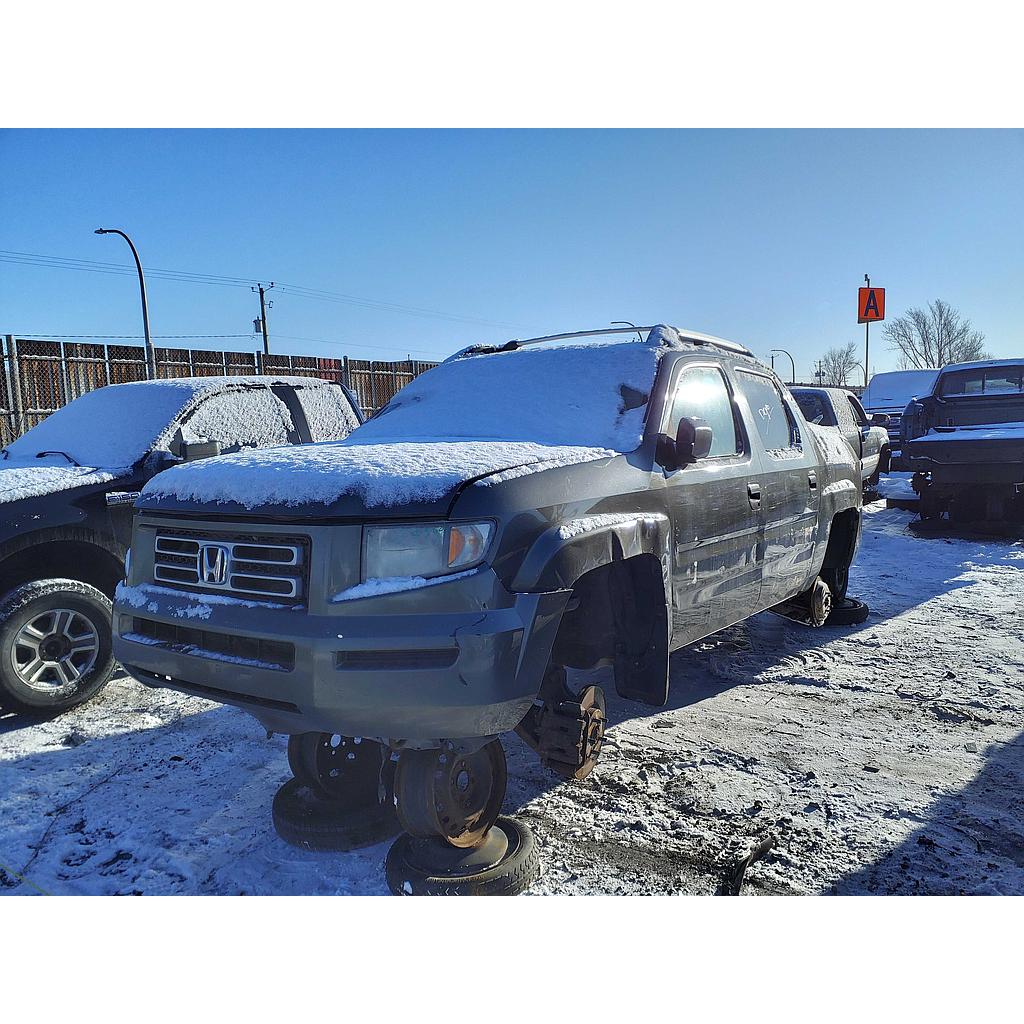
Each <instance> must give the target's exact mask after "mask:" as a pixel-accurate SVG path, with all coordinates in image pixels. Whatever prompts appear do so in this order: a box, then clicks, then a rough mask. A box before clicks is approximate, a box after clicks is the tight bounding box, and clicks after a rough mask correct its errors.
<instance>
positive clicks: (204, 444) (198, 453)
mask: <svg viewBox="0 0 1024 1024" xmlns="http://www.w3.org/2000/svg"><path fill="white" fill-rule="evenodd" d="M220 447H221V445H220V441H182V443H181V461H182V462H195V461H196V460H197V459H210V458H213V456H214V455H220Z"/></svg>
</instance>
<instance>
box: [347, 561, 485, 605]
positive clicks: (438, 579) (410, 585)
mask: <svg viewBox="0 0 1024 1024" xmlns="http://www.w3.org/2000/svg"><path fill="white" fill-rule="evenodd" d="M479 571H480V570H479V569H469V570H467V571H466V572H455V573H450V574H449V575H447V576H430V577H428V576H387V577H382V578H380V579H372V580H364V581H363V582H362V583H357V584H356V585H355V586H354V587H349V588H348V589H347V590H342V591H340V592H339V593H337V594H335V595H334V597H332V598H331V601H332V602H334V603H335V604H338V603H340V602H342V601H356V600H358V599H359V598H361V597H382V596H383V595H385V594H400V593H401V592H402V591H403V590H419V589H420V588H421V587H432V586H434V585H435V584H437V583H449V582H450V581H451V580H462V579H465V578H466V577H467V576H472V575H473V574H474V573H477V572H479Z"/></svg>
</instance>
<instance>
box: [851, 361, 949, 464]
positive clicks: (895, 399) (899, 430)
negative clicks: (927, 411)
mask: <svg viewBox="0 0 1024 1024" xmlns="http://www.w3.org/2000/svg"><path fill="white" fill-rule="evenodd" d="M938 375H939V371H938V370H892V371H890V372H888V373H876V374H875V375H874V377H872V378H871V380H870V381H869V382H868V386H867V387H866V388H865V389H864V393H863V394H862V395H861V396H860V401H861V405H863V406H864V410H865V412H867V414H868V416H869V417H870V418H871V422H872V423H873V424H875V425H876V426H881V427H885V428H886V430H887V431H888V433H889V461H890V466H891V468H892V469H893V470H898V469H905V468H906V467H905V466H904V465H903V460H902V454H901V453H902V449H903V410H904V409H906V407H907V405H908V404H909V403H910V402H912V401H913V400H914V399H915V398H916V397H917V396H918V395H927V394H930V393H931V390H932V386H933V385H934V384H935V378H936V377H937V376H938Z"/></svg>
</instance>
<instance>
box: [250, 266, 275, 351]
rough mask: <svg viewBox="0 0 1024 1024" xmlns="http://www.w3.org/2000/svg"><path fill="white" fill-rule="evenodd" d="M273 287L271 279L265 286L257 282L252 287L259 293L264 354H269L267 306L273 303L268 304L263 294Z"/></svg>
mask: <svg viewBox="0 0 1024 1024" xmlns="http://www.w3.org/2000/svg"><path fill="white" fill-rule="evenodd" d="M273 287H274V282H273V281H271V282H270V284H268V285H267V286H266V287H264V286H263V285H262V284H257V285H256V287H255V288H253V289H252V291H254V292H257V291H258V292H259V293H260V328H261V329H262V331H263V354H264V355H265V356H269V355H270V334H269V333H268V331H267V307H268V305H269V306H273V305H274V304H273V302H271V303H269V304H268V303H267V301H266V298H265V296H266V293H267V292H268V291H270V289H271V288H273Z"/></svg>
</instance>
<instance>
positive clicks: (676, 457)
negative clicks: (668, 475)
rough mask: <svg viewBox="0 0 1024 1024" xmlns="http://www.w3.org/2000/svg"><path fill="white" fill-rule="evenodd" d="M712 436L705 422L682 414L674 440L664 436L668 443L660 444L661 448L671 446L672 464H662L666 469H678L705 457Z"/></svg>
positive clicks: (708, 450) (709, 447) (709, 449)
mask: <svg viewBox="0 0 1024 1024" xmlns="http://www.w3.org/2000/svg"><path fill="white" fill-rule="evenodd" d="M713 437H714V435H713V433H712V430H711V428H710V427H709V426H708V425H707V424H706V423H704V422H703V421H700V420H695V419H691V418H690V417H689V416H684V417H683V418H682V419H681V420H680V421H679V426H678V427H677V428H676V436H675V440H674V441H669V439H668V438H665V441H669V443H668V444H665V445H663V446H662V447H663V449H667V448H669V447H671V449H672V451H671V462H672V465H667V464H665V463H663V464H665V465H666V468H667V469H680V468H682V467H683V466H688V465H690V463H692V462H697V461H698V460H699V459H706V458H707V457H708V454H709V453H710V451H711V442H712V440H713ZM665 454H666V455H667V454H669V453H668V452H665Z"/></svg>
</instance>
